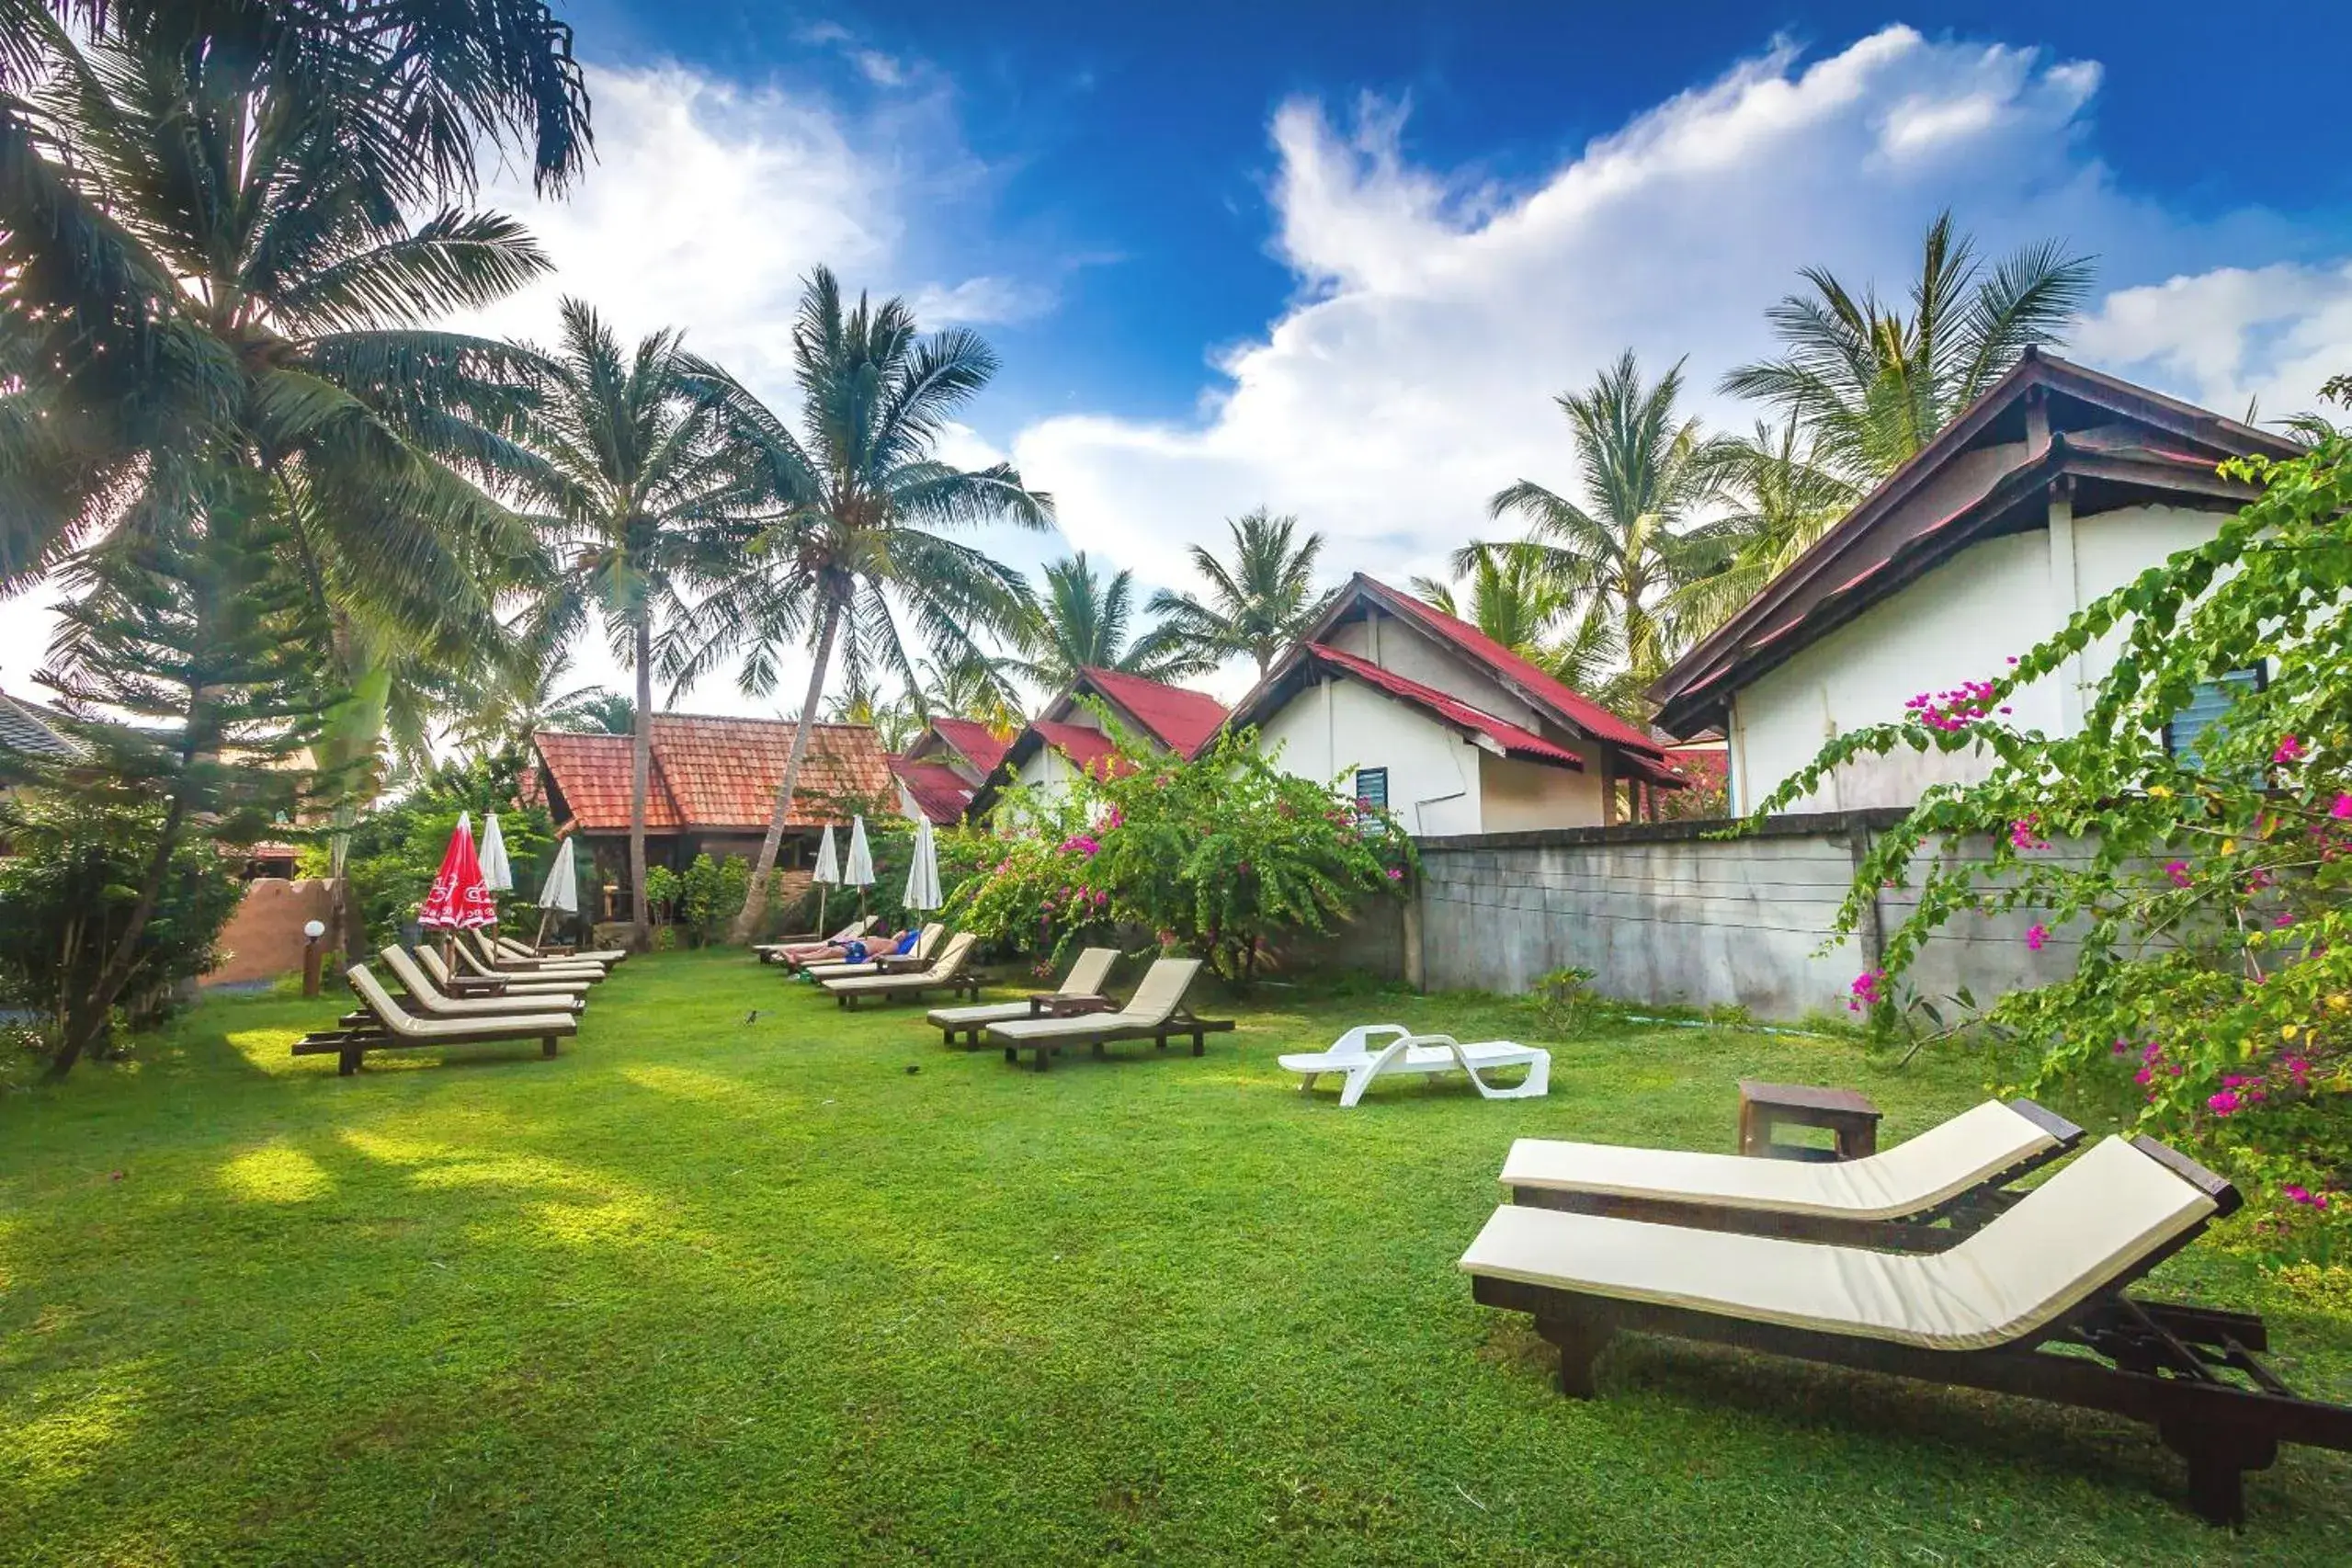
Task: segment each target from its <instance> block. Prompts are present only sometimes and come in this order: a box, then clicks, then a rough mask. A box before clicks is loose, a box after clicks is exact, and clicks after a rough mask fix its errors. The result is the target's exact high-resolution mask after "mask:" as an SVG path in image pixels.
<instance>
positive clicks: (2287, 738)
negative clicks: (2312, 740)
mask: <svg viewBox="0 0 2352 1568" xmlns="http://www.w3.org/2000/svg"><path fill="white" fill-rule="evenodd" d="M2270 760H2271V761H2273V762H2275V763H2277V764H2278V765H2279V766H2280V767H2285V766H2286V765H2287V764H2289V763H2290V762H2301V761H2302V760H2303V743H2302V742H2301V741H2299V740H2297V739H2296V738H2295V737H2294V736H2292V735H2281V736H2279V737H2278V749H2277V750H2276V751H2274V752H2272V753H2271V754H2270Z"/></svg>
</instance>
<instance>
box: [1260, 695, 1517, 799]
mask: <svg viewBox="0 0 2352 1568" xmlns="http://www.w3.org/2000/svg"><path fill="white" fill-rule="evenodd" d="M1258 745H1259V748H1260V749H1261V750H1262V751H1264V752H1265V753H1266V755H1267V756H1271V757H1273V758H1274V759H1275V762H1276V765H1277V766H1278V767H1280V768H1281V769H1282V771H1284V772H1285V773H1289V774H1292V775H1294V776H1296V777H1298V778H1312V779H1313V780H1314V781H1315V782H1316V783H1318V784H1324V783H1329V782H1330V781H1332V780H1333V779H1334V778H1338V776H1339V775H1341V774H1343V773H1352V772H1353V770H1354V769H1356V768H1358V767H1385V768H1387V769H1388V770H1389V810H1390V811H1392V812H1395V813H1396V817H1397V820H1398V821H1399V822H1402V823H1403V824H1404V826H1405V829H1406V831H1407V832H1410V833H1415V834H1452V833H1480V832H1483V831H1485V830H1486V826H1487V825H1488V824H1483V817H1482V813H1481V811H1480V801H1479V796H1480V770H1479V759H1480V758H1481V757H1482V756H1484V755H1485V754H1484V753H1483V752H1481V751H1480V750H1479V749H1478V748H1477V747H1476V746H1474V745H1471V744H1470V743H1469V742H1468V741H1465V740H1463V739H1462V738H1461V736H1460V735H1459V734H1456V733H1454V732H1453V731H1452V730H1449V729H1448V728H1447V727H1446V726H1445V725H1443V724H1440V723H1438V722H1437V721H1436V720H1434V719H1432V718H1430V717H1429V716H1428V715H1427V714H1426V713H1423V712H1421V711H1420V710H1417V709H1414V708H1408V707H1406V706H1405V705H1404V704H1403V703H1402V702H1397V701H1394V700H1392V699H1389V698H1387V697H1385V696H1382V695H1381V693H1379V692H1377V691H1374V690H1372V689H1371V688H1370V687H1366V686H1364V685H1362V684H1361V683H1360V682H1358V681H1352V680H1332V681H1325V682H1324V684H1323V685H1321V686H1316V687H1307V688H1306V689H1305V690H1303V691H1301V692H1300V694H1299V695H1298V696H1297V697H1295V698H1293V699H1290V701H1289V702H1288V703H1286V704H1284V705H1283V707H1282V708H1281V709H1279V710H1277V711H1276V712H1275V713H1274V714H1272V715H1271V716H1270V717H1269V718H1267V721H1266V722H1265V723H1264V724H1263V725H1262V726H1261V727H1260V729H1259V732H1258ZM1346 786H1347V780H1345V779H1342V780H1341V787H1342V788H1343V789H1345V788H1346ZM1555 825H1556V824H1555Z"/></svg>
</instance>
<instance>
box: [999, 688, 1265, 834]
mask: <svg viewBox="0 0 2352 1568" xmlns="http://www.w3.org/2000/svg"><path fill="white" fill-rule="evenodd" d="M1106 713H1108V716H1109V720H1110V722H1111V723H1112V724H1113V725H1115V726H1116V727H1117V728H1118V729H1120V730H1123V731H1125V732H1126V733H1128V734H1129V735H1131V736H1132V737H1133V738H1134V739H1136V740H1137V741H1140V742H1142V744H1144V745H1145V746H1147V747H1150V748H1152V749H1153V750H1156V751H1165V752H1172V753H1174V754H1175V755H1176V756H1186V757H1188V756H1193V755H1194V754H1195V753H1197V752H1199V750H1200V749H1201V748H1202V747H1203V746H1206V745H1207V744H1209V743H1210V741H1211V740H1212V739H1214V738H1215V736H1216V734H1217V732H1218V730H1219V729H1220V728H1221V726H1222V725H1223V724H1224V722H1225V705H1224V704H1223V703H1221V702H1220V701H1218V700H1217V699H1215V698H1213V697H1209V696H1206V695H1204V694H1202V693H1200V692H1198V691H1187V690H1185V689H1184V688H1183V687H1175V686H1165V685H1163V684H1161V683H1160V682H1158V681H1155V680H1146V679H1144V678H1143V677H1142V676H1131V675H1122V674H1121V673H1120V672H1119V671H1117V670H1103V669H1091V668H1090V669H1082V670H1080V671H1079V672H1078V678H1077V679H1076V680H1075V681H1074V682H1073V683H1072V684H1071V687H1070V688H1069V689H1068V690H1067V691H1064V692H1063V693H1062V695H1061V696H1059V697H1057V698H1055V699H1053V700H1052V701H1051V702H1050V703H1048V704H1046V707H1045V710H1044V711H1043V712H1041V713H1040V714H1039V715H1038V716H1037V717H1036V718H1035V719H1033V720H1031V721H1030V722H1028V726H1027V727H1025V728H1024V729H1023V730H1022V731H1021V733H1019V734H1017V735H1016V736H1014V737H1013V740H1012V744H1010V745H1009V746H1008V747H1006V751H1005V755H1004V756H1003V757H1002V758H1001V759H1000V760H999V761H998V763H997V765H996V767H994V770H992V771H991V773H990V775H989V777H988V778H987V780H986V781H985V782H984V783H983V784H982V785H981V787H980V789H979V790H978V791H977V792H976V793H975V795H974V797H973V800H972V809H973V810H974V811H983V812H984V811H986V810H987V809H988V807H989V806H990V805H992V804H994V801H995V800H996V797H997V796H998V795H999V794H1000V793H1001V792H1002V791H1003V790H1005V789H1006V788H1007V787H1008V786H1009V785H1011V784H1013V783H1016V782H1018V783H1020V784H1022V785H1024V786H1026V787H1027V788H1028V789H1030V790H1035V791H1037V792H1038V793H1040V795H1042V796H1046V797H1051V796H1052V795H1055V794H1057V793H1059V792H1060V791H1061V790H1063V789H1065V788H1067V787H1068V785H1069V783H1070V781H1071V780H1073V779H1074V778H1077V777H1078V776H1079V775H1080V774H1081V773H1096V774H1104V773H1108V772H1110V771H1112V770H1115V769H1120V768H1123V767H1125V766H1126V765H1125V764H1124V763H1123V762H1122V761H1121V760H1120V757H1119V747H1118V744H1117V743H1115V742H1114V741H1113V740H1112V739H1111V737H1110V735H1109V734H1108V733H1107V732H1106V730H1105V727H1104V718H1103V715H1104V714H1106Z"/></svg>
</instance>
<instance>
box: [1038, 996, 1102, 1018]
mask: <svg viewBox="0 0 2352 1568" xmlns="http://www.w3.org/2000/svg"><path fill="white" fill-rule="evenodd" d="M1118 1009H1119V1005H1118V1004H1117V1003H1115V1002H1113V1001H1112V1000H1111V999H1110V998H1109V997H1108V996H1104V995H1100V994H1096V993H1094V992H1088V991H1040V992H1036V993H1033V994H1031V995H1030V997H1029V1017H1032V1018H1077V1017H1085V1015H1086V1014H1088V1013H1111V1012H1116V1011H1118Z"/></svg>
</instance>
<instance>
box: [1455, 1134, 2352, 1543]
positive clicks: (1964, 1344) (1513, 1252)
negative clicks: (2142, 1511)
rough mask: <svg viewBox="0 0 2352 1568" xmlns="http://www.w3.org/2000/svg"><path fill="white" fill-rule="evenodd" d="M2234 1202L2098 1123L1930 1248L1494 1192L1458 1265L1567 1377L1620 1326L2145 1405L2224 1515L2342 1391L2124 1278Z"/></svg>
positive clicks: (2150, 1144)
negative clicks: (1496, 1200) (1977, 1224)
mask: <svg viewBox="0 0 2352 1568" xmlns="http://www.w3.org/2000/svg"><path fill="white" fill-rule="evenodd" d="M2239 1201H2240V1199H2239V1197H2238V1194H2237V1191H2236V1189H2235V1188H2233V1187H2231V1185H2230V1184H2229V1183H2228V1182H2227V1181H2224V1180H2223V1179H2222V1178H2221V1177H2220V1176H2216V1175H2214V1174H2213V1173H2212V1172H2211V1171H2209V1170H2207V1169H2205V1167H2203V1166H2202V1165H2198V1164H2197V1163H2196V1162H2195V1161H2193V1160H2190V1159H2188V1158H2187V1156H2185V1155H2182V1154H2180V1153H2176V1152H2175V1151H2173V1150H2171V1149H2168V1148H2166V1147H2165V1145H2163V1144H2161V1143H2158V1142H2154V1141H2153V1140H2152V1139H2147V1138H2139V1139H2134V1140H2133V1141H2132V1142H2129V1143H2127V1142H2123V1141H2122V1140H2121V1139H2119V1138H2108V1139H2106V1140H2104V1141H2102V1142H2099V1143H2098V1144H2096V1146H2094V1147H2093V1148H2091V1149H2090V1150H2088V1151H2086V1152H2085V1153H2083V1154H2082V1155H2080V1156H2079V1157H2078V1158H2076V1159H2075V1160H2074V1163H2073V1164H2071V1165H2068V1166H2067V1167H2066V1168H2065V1169H2063V1170H2062V1171H2060V1172H2059V1173H2058V1174H2057V1175H2055V1176H2052V1177H2051V1178H2050V1180H2048V1181H2047V1182H2045V1183H2043V1184H2042V1185H2041V1186H2040V1187H2036V1188H2035V1189H2034V1190H2033V1191H2031V1192H2029V1193H2028V1194H2026V1196H2025V1197H2024V1198H2022V1199H2019V1200H2018V1201H2017V1203H2016V1204H2014V1205H2012V1206H2011V1207H2010V1209H2009V1210H2008V1211H2007V1212H2005V1213H2004V1214H2002V1215H2001V1216H2000V1217H1999V1218H1997V1219H1995V1220H1994V1221H1992V1222H1991V1223H1990V1224H1987V1225H1986V1226H1985V1227H1984V1228H1983V1230H1982V1231H1980V1232H1978V1233H1976V1234H1975V1235H1972V1236H1970V1237H1968V1238H1967V1239H1966V1240H1964V1241H1961V1242H1960V1244H1957V1245H1955V1246H1953V1247H1951V1248H1949V1250H1946V1251H1942V1252H1937V1253H1930V1254H1920V1253H1892V1252H1873V1251H1867V1250H1864V1249H1861V1248H1857V1247H1846V1246H1833V1245H1827V1244H1820V1243H1813V1242H1801V1241H1788V1240H1784V1239H1781V1238H1779V1237H1777V1236H1756V1235H1740V1234H1732V1233H1720V1232H1707V1231H1691V1230H1686V1229H1683V1228H1681V1227H1677V1226H1666V1225H1659V1224H1653V1223H1647V1222H1644V1221H1633V1220H1620V1219H1612V1218H1608V1217H1605V1216H1601V1215H1595V1214H1573V1213H1565V1212H1562V1211H1559V1210H1547V1209H1536V1208H1528V1207H1524V1206H1520V1205H1516V1204H1506V1205H1505V1206H1504V1207H1502V1208H1500V1209H1498V1210H1495V1211H1494V1215H1493V1216H1492V1217H1491V1218H1490V1219H1489V1220H1488V1221H1487V1222H1486V1228H1485V1229H1484V1230H1483V1231H1482V1232H1480V1233H1479V1236H1478V1239H1477V1240H1476V1241H1474V1242H1472V1243H1471V1247H1470V1250H1469V1252H1468V1253H1466V1254H1465V1255H1464V1256H1463V1257H1462V1260H1461V1267H1462V1269H1463V1270H1464V1271H1465V1272H1466V1273H1468V1274H1470V1275H1471V1295H1472V1296H1473V1298H1474V1299H1475V1300H1476V1301H1479V1302H1480V1303H1481V1304H1483V1305H1485V1306H1489V1307H1499V1308H1502V1309H1504V1310H1506V1311H1509V1312H1526V1313H1528V1314H1529V1315H1530V1316H1531V1317H1533V1318H1534V1319H1535V1325H1536V1331H1537V1333H1539V1334H1540V1335H1542V1336H1543V1338H1544V1339H1546V1340H1548V1341H1549V1342H1551V1344H1552V1345H1553V1346H1556V1347H1557V1348H1558V1350H1559V1352H1560V1388H1561V1392H1563V1393H1566V1394H1568V1395H1571V1396H1573V1397H1575V1398H1580V1399H1590V1398H1592V1397H1594V1395H1595V1392H1596V1388H1595V1383H1594V1364H1595V1362H1596V1360H1597V1359H1598V1358H1599V1357H1600V1355H1601V1353H1602V1351H1603V1350H1604V1349H1605V1348H1607V1346H1608V1343H1609V1341H1610V1339H1611V1338H1612V1337H1614V1336H1615V1335H1617V1334H1619V1332H1633V1333H1641V1334H1657V1335H1668V1336H1671V1337H1674V1338H1680V1339H1692V1340H1701V1341H1705V1342H1708V1343H1710V1344H1717V1345H1729V1346H1740V1347H1742V1348H1744V1349H1749V1350H1755V1351H1761V1352H1765V1353H1767V1354H1770V1355H1777V1356H1790V1357H1796V1358H1801V1359H1803V1360H1809V1361H1817V1362H1822V1363H1824V1364H1827V1365H1832V1366H1839V1367H1853V1368H1858V1369H1863V1370H1867V1371H1873V1372H1881V1373H1886V1374H1889V1375H1891V1376H1894V1377H1900V1378H1913V1379H1916V1380H1919V1381H1924V1382H1932V1383H1941V1384H1948V1385H1956V1386H1960V1387H1965V1388H1975V1389H1984V1390H1987V1391H1990V1392H1994V1393H2006V1394H2016V1395H2019V1396H2021V1397H2024V1398H2028V1399H2040V1400H2046V1401H2050V1402H2051V1403H2058V1404H2064V1405H2073V1406H2077V1407H2080V1408H2083V1409H2089V1410H2104V1411H2108V1412H2109V1413H2111V1414H2114V1415H2124V1416H2129V1417H2130V1418H2131V1419H2133V1420H2137V1421H2143V1422H2146V1423H2148V1424H2150V1425H2152V1426H2154V1427H2155V1428H2156V1430H2157V1434H2158V1436H2159V1437H2161V1438H2162V1439H2163V1441H2164V1443H2165V1447H2167V1448H2169V1449H2172V1450H2173V1451H2174V1452H2176V1453H2177V1454H2179V1455H2180V1456H2181V1457H2182V1458H2184V1459H2185V1460H2187V1461H2188V1501H2189V1506H2191V1507H2192V1508H2193V1509H2195V1510H2196V1511H2197V1513H2199V1515H2201V1516H2202V1517H2205V1518H2207V1519H2210V1520H2212V1521H2214V1522H2216V1523H2222V1524H2235V1523H2238V1522H2240V1521H2241V1520H2243V1518H2244V1513H2245V1493H2244V1472H2245V1471H2249V1470H2261V1469H2264V1468H2266V1467H2267V1466H2268V1465H2269V1464H2270V1463H2271V1462H2272V1461H2273V1460H2275V1459H2276V1458H2277V1457H2278V1445H2279V1444H2280V1443H2282V1442H2285V1443H2305V1444H2310V1445H2312V1446H2316V1447H2321V1448H2331V1449H2346V1450H2352V1406H2346V1405H2341V1404H2331V1403H2324V1402H2322V1401H2318V1400H2312V1399H2305V1398H2301V1397H2298V1396H2297V1395H2296V1394H2295V1393H2294V1392H2293V1391H2292V1390H2290V1388H2289V1387H2288V1386H2287V1384H2286V1383H2285V1381H2282V1380H2281V1379H2280V1378H2279V1377H2278V1374H2277V1373H2276V1372H2274V1371H2273V1370H2272V1369H2270V1368H2269V1367H2268V1366H2267V1365H2266V1364H2265V1363H2264V1362H2263V1360H2262V1359H2261V1357H2262V1355H2263V1353H2264V1352H2265V1351H2267V1349H2268V1347H2269V1342H2268V1335H2267V1330H2266V1328H2265V1327H2264V1324H2263V1323H2262V1320H2261V1319H2260V1318H2258V1317H2255V1316H2254V1315H2252V1314H2250V1313H2246V1312H2222V1311H2217V1310H2213V1309H2210V1308H2200V1307H2175V1306H2166V1305H2162V1304H2159V1303H2156V1302H2151V1301H2138V1300H2135V1299H2134V1298H2132V1297H2131V1296H2130V1295H2129V1294H2127V1293H2126V1292H2127V1289H2128V1287H2130V1286H2131V1285H2132V1284H2134V1283H2136V1282H2138V1281H2139V1280H2140V1279H2142V1278H2144V1277H2145V1276H2146V1275H2147V1273H2148V1272H2149V1271H2150V1270H2151V1269H2153V1268H2154V1267H2156V1266H2157V1265H2158V1264H2159V1263H2161V1262H2163V1261H2164V1260H2165V1258H2167V1257H2170V1256H2173V1255H2174V1254H2175V1253H2176V1252H2178V1251H2180V1249H2181V1248H2183V1247H2185V1246H2187V1244H2189V1243H2190V1242H2192V1241H2194V1240H2195V1239H2196V1238H2197V1237H2198V1235H2199V1234H2200V1233H2202V1232H2203V1231H2204V1229H2205V1227H2206V1226H2207V1225H2208V1224H2210V1222H2211V1221H2214V1220H2216V1219H2218V1218H2221V1217H2222V1216H2224V1215H2226V1214H2228V1213H2230V1212H2232V1211H2233V1210H2235V1209H2236V1208H2237V1207H2238V1205H2239ZM2085 1352H2087V1354H2085Z"/></svg>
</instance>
